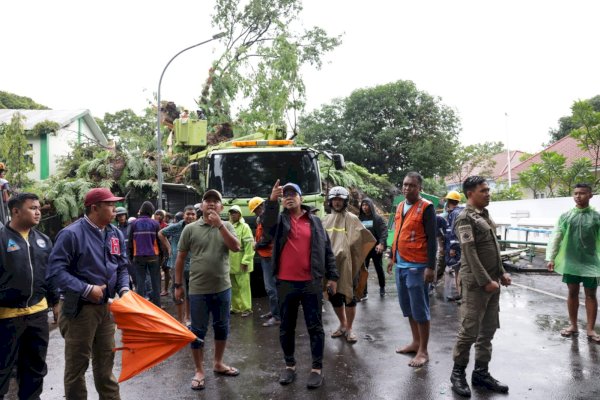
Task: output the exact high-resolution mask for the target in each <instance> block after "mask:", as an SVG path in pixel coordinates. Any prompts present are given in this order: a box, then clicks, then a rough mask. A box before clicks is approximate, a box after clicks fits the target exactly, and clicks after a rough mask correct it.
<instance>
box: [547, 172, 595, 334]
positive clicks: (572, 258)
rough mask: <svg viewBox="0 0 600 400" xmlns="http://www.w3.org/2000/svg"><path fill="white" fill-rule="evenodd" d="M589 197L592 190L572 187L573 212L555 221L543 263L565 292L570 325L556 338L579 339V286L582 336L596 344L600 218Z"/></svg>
mask: <svg viewBox="0 0 600 400" xmlns="http://www.w3.org/2000/svg"><path fill="white" fill-rule="evenodd" d="M592 196H593V194H592V187H591V186H590V185H588V184H587V183H578V184H577V185H575V190H574V192H573V199H574V200H575V208H573V209H572V210H570V211H567V212H566V213H564V214H563V215H561V216H560V218H559V219H558V223H557V224H556V228H555V230H554V233H553V234H552V238H551V239H550V242H549V243H548V244H549V245H548V249H547V253H546V261H548V270H549V271H556V272H558V273H559V274H562V276H563V278H562V281H563V282H564V283H566V284H567V287H568V288H569V295H568V298H567V309H568V310H569V320H570V321H571V325H570V326H569V327H567V328H565V329H563V330H561V331H560V334H561V335H562V336H564V337H573V336H577V335H579V329H578V327H577V311H578V308H579V286H580V284H581V283H583V290H584V291H585V310H586V314H587V326H586V334H587V337H588V339H589V340H590V341H591V342H594V343H600V335H598V334H597V333H596V331H595V330H594V325H595V324H596V314H597V311H598V300H597V299H596V290H597V288H598V281H599V280H600V254H599V251H600V214H599V213H598V212H597V211H596V210H594V209H593V208H592V207H590V199H591V198H592Z"/></svg>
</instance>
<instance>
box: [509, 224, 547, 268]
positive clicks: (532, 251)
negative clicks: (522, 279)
mask: <svg viewBox="0 0 600 400" xmlns="http://www.w3.org/2000/svg"><path fill="white" fill-rule="evenodd" d="M511 230H512V231H521V232H525V240H512V239H508V238H507V236H508V231H511ZM530 233H543V234H551V233H552V230H550V229H540V228H525V227H514V226H509V227H506V228H505V229H504V239H503V240H498V243H500V248H501V250H507V245H509V244H514V245H518V246H519V245H521V246H524V248H522V251H524V252H525V254H526V257H527V258H528V259H529V262H532V260H533V258H534V257H535V255H536V246H538V247H546V246H547V245H548V243H546V242H534V241H530V240H529V234H530Z"/></svg>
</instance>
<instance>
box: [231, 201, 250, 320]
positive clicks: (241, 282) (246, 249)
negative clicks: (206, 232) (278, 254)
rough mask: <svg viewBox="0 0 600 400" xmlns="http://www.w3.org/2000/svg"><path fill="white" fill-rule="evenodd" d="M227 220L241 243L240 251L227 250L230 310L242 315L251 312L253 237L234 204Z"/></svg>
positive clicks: (245, 315) (239, 210)
mask: <svg viewBox="0 0 600 400" xmlns="http://www.w3.org/2000/svg"><path fill="white" fill-rule="evenodd" d="M229 221H230V222H231V224H232V225H233V227H234V228H235V233H236V235H237V237H238V238H239V240H240V243H241V245H242V251H239V252H233V251H230V252H229V268H230V270H229V274H230V276H231V311H232V312H233V313H241V316H242V317H247V316H249V315H250V314H252V295H251V293H250V272H252V271H253V270H254V237H253V236H252V229H250V226H249V225H248V224H247V223H246V221H244V218H242V210H241V209H240V207H239V206H237V205H234V206H232V207H231V208H230V209H229Z"/></svg>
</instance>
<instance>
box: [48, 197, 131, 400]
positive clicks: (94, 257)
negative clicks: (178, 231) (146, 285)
mask: <svg viewBox="0 0 600 400" xmlns="http://www.w3.org/2000/svg"><path fill="white" fill-rule="evenodd" d="M119 200H123V198H122V197H116V196H115V195H113V194H112V193H111V192H110V190H108V189H104V188H96V189H92V190H90V191H89V192H88V193H87V194H86V196H85V202H84V205H85V216H84V217H83V218H81V219H79V220H77V221H75V222H74V223H72V224H71V225H69V226H68V227H66V228H65V229H63V230H62V231H60V232H59V234H58V236H57V238H56V244H55V246H54V248H53V249H52V253H51V254H50V259H49V260H48V271H47V277H48V279H50V280H51V281H52V283H53V284H54V286H56V287H58V288H60V291H61V293H62V295H63V296H64V301H62V306H61V313H60V317H59V320H58V324H59V328H60V333H61V335H62V336H63V338H64V339H65V378H64V386H65V398H66V399H67V400H70V399H86V398H87V389H86V385H85V371H86V370H87V368H88V365H89V362H90V357H91V358H92V366H93V372H94V383H95V386H96V390H97V391H98V394H99V395H100V398H101V399H120V396H119V385H118V383H117V380H116V378H115V376H114V374H113V372H112V369H113V364H114V358H115V356H114V353H113V351H112V349H113V347H115V337H114V336H115V323H114V321H112V319H111V317H110V310H109V307H108V299H109V298H113V297H114V296H115V294H116V293H117V292H118V293H119V295H120V296H122V295H124V294H125V293H126V292H127V291H128V290H129V275H128V274H127V254H126V253H125V240H124V238H123V234H122V233H121V232H120V231H119V230H118V229H117V228H116V227H114V226H113V225H111V221H112V220H113V219H114V218H115V202H116V201H119Z"/></svg>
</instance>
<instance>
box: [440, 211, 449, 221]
mask: <svg viewBox="0 0 600 400" xmlns="http://www.w3.org/2000/svg"><path fill="white" fill-rule="evenodd" d="M441 216H442V218H444V219H446V218H448V211H446V210H444V212H443V213H442V214H441Z"/></svg>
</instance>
